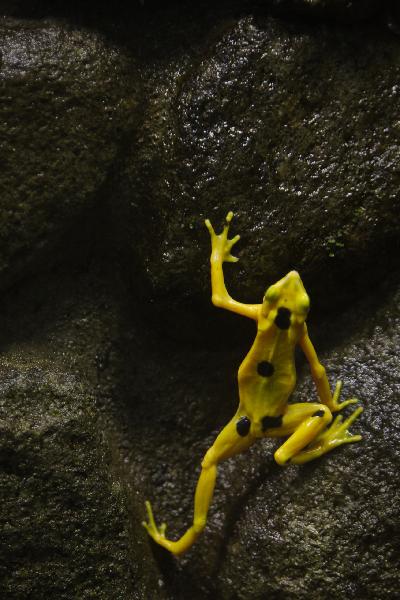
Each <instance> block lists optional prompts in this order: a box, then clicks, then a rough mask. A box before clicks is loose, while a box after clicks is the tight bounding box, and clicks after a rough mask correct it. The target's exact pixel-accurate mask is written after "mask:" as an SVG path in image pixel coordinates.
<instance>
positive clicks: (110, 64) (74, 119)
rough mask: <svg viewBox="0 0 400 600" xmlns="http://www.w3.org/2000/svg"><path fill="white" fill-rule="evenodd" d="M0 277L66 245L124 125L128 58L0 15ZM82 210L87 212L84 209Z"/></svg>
mask: <svg viewBox="0 0 400 600" xmlns="http://www.w3.org/2000/svg"><path fill="white" fill-rule="evenodd" d="M0 37H1V40H2V42H1V64H0V79H1V82H2V85H1V102H0V140H1V141H0V156H1V161H2V169H1V174H0V193H1V210H0V282H1V287H2V288H3V289H4V287H5V286H6V285H10V284H11V283H13V282H15V281H18V279H20V278H21V276H22V275H23V274H26V273H27V272H29V270H30V269H32V268H37V264H38V263H39V264H40V263H42V262H43V261H45V260H50V257H51V256H52V254H53V253H54V252H55V248H56V249H57V251H58V252H60V247H61V252H62V251H65V247H67V248H68V251H69V252H71V251H72V248H73V242H74V241H75V236H76V230H77V228H76V223H77V222H78V223H79V222H82V221H85V220H87V219H88V218H91V219H93V212H96V211H97V210H98V207H99V204H101V203H102V202H103V198H102V187H103V186H104V185H105V183H106V182H107V179H108V176H109V171H110V170H111V169H112V165H113V164H114V162H115V159H116V157H117V155H118V152H119V151H120V148H121V146H123V144H124V139H125V136H126V135H127V134H128V132H129V130H130V128H132V116H133V115H134V108H135V106H136V103H137V92H136V82H135V79H134V77H132V70H133V68H134V61H133V59H132V57H130V56H128V55H127V54H126V53H124V52H123V50H122V49H120V48H118V47H116V46H115V45H113V44H112V43H110V42H109V41H107V40H106V39H104V38H103V37H102V36H100V35H99V34H96V33H94V32H91V31H85V30H82V29H81V30H79V29H76V28H73V27H70V26H68V25H67V24H65V23H59V22H55V21H51V20H49V21H23V20H11V19H8V20H7V19H4V18H3V19H2V20H1V21H0ZM89 216H90V217H89Z"/></svg>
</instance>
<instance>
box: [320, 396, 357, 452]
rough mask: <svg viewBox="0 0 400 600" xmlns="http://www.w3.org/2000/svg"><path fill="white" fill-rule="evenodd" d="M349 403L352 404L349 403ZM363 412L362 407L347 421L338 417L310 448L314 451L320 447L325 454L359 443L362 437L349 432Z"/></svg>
mask: <svg viewBox="0 0 400 600" xmlns="http://www.w3.org/2000/svg"><path fill="white" fill-rule="evenodd" d="M347 403H348V404H350V402H349V401H347ZM343 404H344V403H343ZM346 406H347V404H346ZM362 411H363V409H362V407H361V406H360V407H359V408H357V409H356V410H355V411H354V412H353V413H352V414H351V415H350V416H349V417H348V418H347V419H346V420H345V421H343V416H342V415H338V416H337V417H336V418H335V420H334V421H333V423H332V425H331V426H330V427H329V428H328V429H326V430H325V431H323V432H322V433H321V434H320V435H319V436H318V437H317V439H316V440H315V442H314V443H313V444H311V445H310V446H309V449H310V450H312V449H313V448H315V447H317V446H318V447H320V448H321V450H322V451H323V452H328V451H329V450H332V448H336V446H341V445H342V444H351V443H352V442H359V441H360V440H361V439H362V436H361V435H352V434H351V433H350V431H349V427H350V425H351V424H352V423H354V421H355V420H356V419H357V417H358V416H359V415H360V414H361V413H362Z"/></svg>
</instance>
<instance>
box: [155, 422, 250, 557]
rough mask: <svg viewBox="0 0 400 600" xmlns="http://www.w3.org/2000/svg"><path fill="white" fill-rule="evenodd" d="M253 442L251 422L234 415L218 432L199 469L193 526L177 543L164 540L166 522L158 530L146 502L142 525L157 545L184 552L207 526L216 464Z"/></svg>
mask: <svg viewBox="0 0 400 600" xmlns="http://www.w3.org/2000/svg"><path fill="white" fill-rule="evenodd" d="M255 439H256V438H255V437H253V436H252V435H251V433H250V421H249V420H248V419H247V418H246V417H240V415H239V416H238V415H235V417H234V418H233V419H232V420H231V421H230V422H229V423H228V425H226V427H225V428H224V429H223V430H222V431H221V433H220V434H219V435H218V437H217V438H216V440H215V442H214V444H213V445H212V446H211V448H209V450H208V451H207V452H206V454H205V456H204V459H203V461H202V463H201V467H202V469H201V473H200V477H199V480H198V482H197V487H196V492H195V496H194V516H193V524H192V526H191V527H189V529H188V530H187V531H186V533H184V534H183V536H182V537H181V538H179V540H177V541H172V540H169V539H167V538H166V537H165V530H166V525H165V523H163V524H162V525H161V526H160V527H157V525H156V523H155V520H154V517H153V511H152V508H151V504H150V502H146V509H147V516H148V521H147V522H143V525H144V527H145V528H146V530H147V532H148V534H149V535H150V536H151V537H152V538H153V540H154V541H155V542H157V544H160V546H163V547H164V548H166V549H167V550H169V551H170V552H172V553H173V554H176V555H179V554H182V553H183V552H186V550H188V549H189V548H190V547H191V546H192V545H193V544H194V542H195V541H196V540H197V538H198V537H199V535H200V534H201V532H202V531H203V529H204V528H205V526H206V522H207V513H208V509H209V506H210V504H211V501H212V497H213V493H214V487H215V481H216V478H217V465H218V463H220V462H221V461H223V460H226V459H227V458H230V457H231V456H234V455H235V454H239V453H240V452H243V451H244V450H246V449H247V448H249V446H251V445H252V444H253V443H254V441H255Z"/></svg>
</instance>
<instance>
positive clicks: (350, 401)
mask: <svg viewBox="0 0 400 600" xmlns="http://www.w3.org/2000/svg"><path fill="white" fill-rule="evenodd" d="M341 391H342V382H341V381H338V382H337V383H336V386H335V391H334V392H333V396H332V407H330V408H331V410H332V411H333V412H337V411H338V410H342V408H344V407H345V406H348V405H349V404H356V403H357V402H358V399H357V398H349V399H348V400H345V401H344V402H339V397H340V393H341Z"/></svg>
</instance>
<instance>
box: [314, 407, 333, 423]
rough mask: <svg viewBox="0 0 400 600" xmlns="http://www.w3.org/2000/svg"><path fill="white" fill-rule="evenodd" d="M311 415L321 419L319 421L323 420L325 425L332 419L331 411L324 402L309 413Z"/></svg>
mask: <svg viewBox="0 0 400 600" xmlns="http://www.w3.org/2000/svg"><path fill="white" fill-rule="evenodd" d="M311 417H315V418H318V419H321V421H323V422H324V423H325V425H328V424H329V423H330V422H331V421H332V413H331V411H330V410H329V408H328V407H327V406H325V405H324V404H321V406H320V407H319V408H318V410H316V411H315V412H314V413H313V414H312V415H311Z"/></svg>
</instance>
